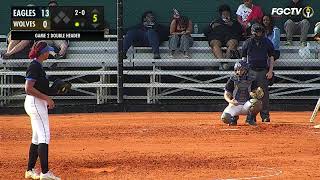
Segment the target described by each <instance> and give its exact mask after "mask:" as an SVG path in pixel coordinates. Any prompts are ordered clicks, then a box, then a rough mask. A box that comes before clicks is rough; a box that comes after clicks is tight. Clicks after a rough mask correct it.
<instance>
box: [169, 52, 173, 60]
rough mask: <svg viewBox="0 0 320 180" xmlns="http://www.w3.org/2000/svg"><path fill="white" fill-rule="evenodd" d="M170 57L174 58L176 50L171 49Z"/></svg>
mask: <svg viewBox="0 0 320 180" xmlns="http://www.w3.org/2000/svg"><path fill="white" fill-rule="evenodd" d="M169 58H171V59H173V58H174V51H171V53H170V54H169Z"/></svg>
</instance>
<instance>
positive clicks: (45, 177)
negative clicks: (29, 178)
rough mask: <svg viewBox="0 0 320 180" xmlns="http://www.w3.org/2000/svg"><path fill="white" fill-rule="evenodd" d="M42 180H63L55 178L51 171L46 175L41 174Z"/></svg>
mask: <svg viewBox="0 0 320 180" xmlns="http://www.w3.org/2000/svg"><path fill="white" fill-rule="evenodd" d="M40 180H61V178H60V177H58V176H55V175H54V174H53V173H52V172H51V171H48V172H47V173H45V174H42V173H41V174H40Z"/></svg>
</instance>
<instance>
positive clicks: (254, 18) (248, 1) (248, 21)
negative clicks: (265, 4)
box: [236, 0, 263, 36]
mask: <svg viewBox="0 0 320 180" xmlns="http://www.w3.org/2000/svg"><path fill="white" fill-rule="evenodd" d="M236 14H237V16H238V18H237V19H238V22H239V23H240V24H241V26H242V28H243V32H244V35H246V36H250V33H251V26H252V25H253V24H254V23H262V16H263V12H262V10H261V8H260V6H258V5H254V4H252V0H243V4H241V5H240V6H239V7H238V10H237V13H236Z"/></svg>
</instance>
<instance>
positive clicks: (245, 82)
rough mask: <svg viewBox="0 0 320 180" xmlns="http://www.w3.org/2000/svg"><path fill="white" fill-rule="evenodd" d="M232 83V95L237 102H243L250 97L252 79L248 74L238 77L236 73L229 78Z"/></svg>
mask: <svg viewBox="0 0 320 180" xmlns="http://www.w3.org/2000/svg"><path fill="white" fill-rule="evenodd" d="M230 79H231V80H232V81H233V83H234V90H233V97H234V98H235V99H236V100H237V101H238V102H239V104H244V103H245V102H246V101H248V100H249V99H250V94H249V93H250V92H251V85H252V82H253V81H254V79H253V78H250V77H249V76H243V77H238V76H236V75H234V76H232V77H231V78H230Z"/></svg>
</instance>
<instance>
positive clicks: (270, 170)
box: [215, 167, 282, 180]
mask: <svg viewBox="0 0 320 180" xmlns="http://www.w3.org/2000/svg"><path fill="white" fill-rule="evenodd" d="M259 169H264V171H265V172H268V173H270V174H269V175H262V176H250V177H239V178H226V179H221V178H219V179H215V180H248V179H263V178H270V177H275V176H279V175H281V174H282V171H281V170H278V169H275V168H268V167H259Z"/></svg>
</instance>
